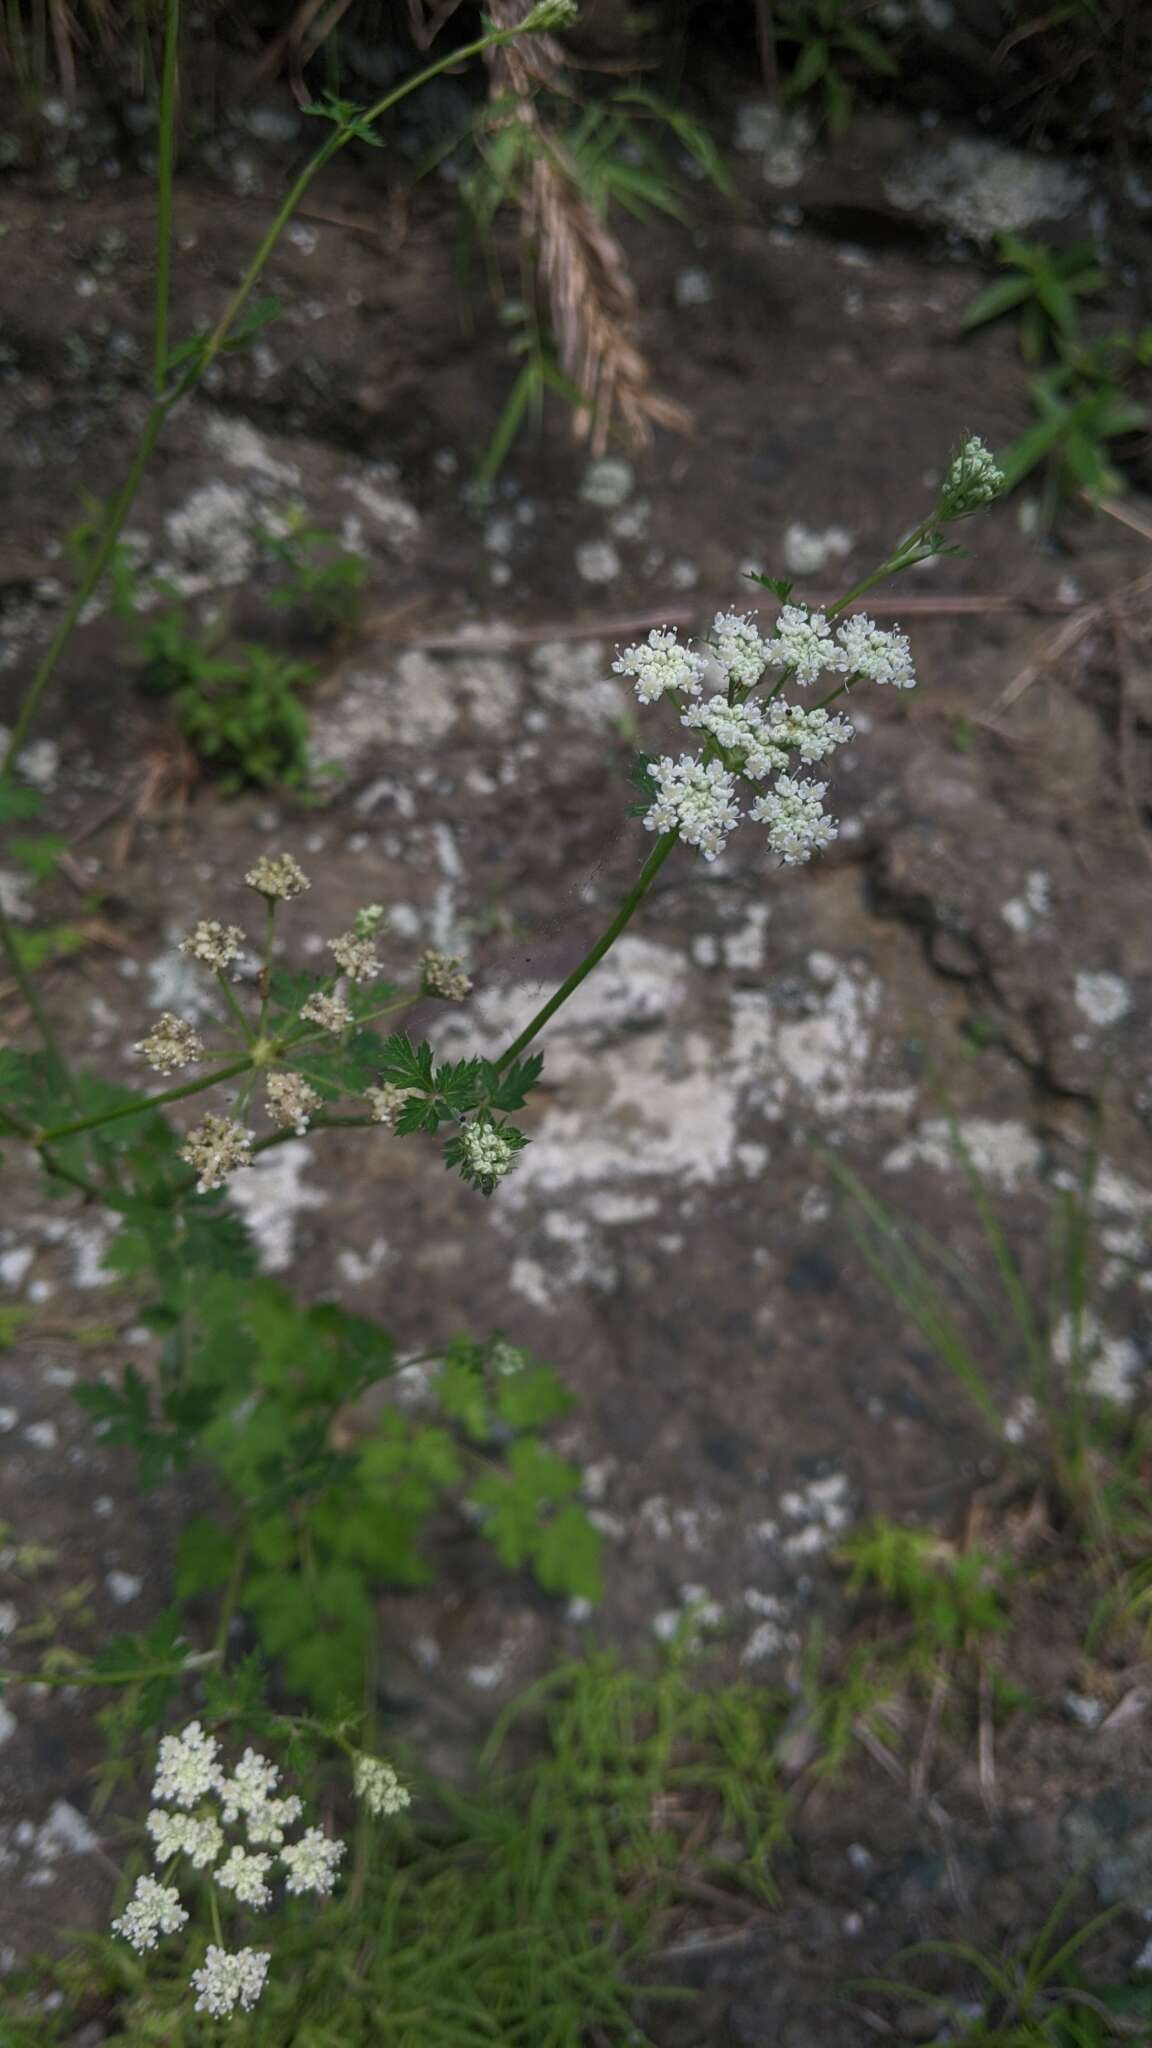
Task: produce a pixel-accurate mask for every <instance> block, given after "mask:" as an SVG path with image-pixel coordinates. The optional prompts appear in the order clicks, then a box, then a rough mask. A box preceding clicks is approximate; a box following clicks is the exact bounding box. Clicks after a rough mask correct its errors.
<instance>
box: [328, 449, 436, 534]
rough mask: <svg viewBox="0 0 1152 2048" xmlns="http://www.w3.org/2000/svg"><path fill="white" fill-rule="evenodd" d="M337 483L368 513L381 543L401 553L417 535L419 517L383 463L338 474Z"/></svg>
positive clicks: (418, 532) (419, 524)
mask: <svg viewBox="0 0 1152 2048" xmlns="http://www.w3.org/2000/svg"><path fill="white" fill-rule="evenodd" d="M340 483H341V486H342V488H343V489H344V490H346V491H348V492H349V493H350V494H351V496H352V497H354V498H355V500H356V503H357V504H358V505H359V506H360V507H361V508H362V510H363V511H365V512H366V513H367V514H368V517H369V519H371V520H372V521H373V522H374V524H375V526H376V529H377V533H378V535H379V537H380V539H381V540H383V541H384V542H385V544H386V545H387V546H388V547H390V548H393V549H395V551H396V552H397V553H398V554H403V553H404V552H406V551H407V550H408V549H409V548H411V546H412V544H413V542H414V541H416V540H418V539H419V536H420V528H421V519H420V514H419V512H418V511H417V510H416V507H415V505H413V504H412V503H411V502H410V500H409V499H407V498H406V497H405V496H404V493H403V492H402V491H401V490H399V489H397V485H396V478H395V476H394V475H393V474H392V473H391V472H390V471H389V470H388V469H386V468H385V467H384V466H383V465H380V466H377V467H375V468H373V469H370V470H368V471H367V472H366V473H365V474H363V475H359V474H357V473H355V472H353V473H352V474H351V475H349V476H344V477H341V479H340Z"/></svg>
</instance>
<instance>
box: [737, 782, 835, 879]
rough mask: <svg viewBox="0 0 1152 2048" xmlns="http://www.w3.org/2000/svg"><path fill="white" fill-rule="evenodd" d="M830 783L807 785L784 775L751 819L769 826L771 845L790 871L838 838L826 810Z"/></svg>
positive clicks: (755, 806)
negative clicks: (824, 803) (825, 799)
mask: <svg viewBox="0 0 1152 2048" xmlns="http://www.w3.org/2000/svg"><path fill="white" fill-rule="evenodd" d="M827 788H828V784H827V783H826V782H806V781H803V780H797V779H796V778H795V777H793V776H791V775H781V776H780V778H779V780H778V781H777V783H776V786H775V788H774V789H772V790H771V791H769V792H768V793H767V794H766V795H764V796H758V797H757V798H756V801H755V803H754V804H753V805H752V808H751V811H750V812H749V816H750V817H752V818H755V820H756V822H757V824H760V825H767V827H768V844H769V846H770V847H771V848H772V851H773V852H774V853H778V854H779V855H780V858H781V860H782V861H783V862H784V864H785V866H786V867H796V866H798V865H799V864H800V862H801V861H805V860H809V859H810V858H811V856H812V855H813V854H814V853H816V852H817V851H818V850H819V849H820V848H821V847H824V846H829V845H830V844H831V842H832V840H833V839H835V837H836V825H835V821H834V819H832V818H829V817H828V816H827V815H826V813H825V811H824V807H823V800H824V795H825V792H826V790H827Z"/></svg>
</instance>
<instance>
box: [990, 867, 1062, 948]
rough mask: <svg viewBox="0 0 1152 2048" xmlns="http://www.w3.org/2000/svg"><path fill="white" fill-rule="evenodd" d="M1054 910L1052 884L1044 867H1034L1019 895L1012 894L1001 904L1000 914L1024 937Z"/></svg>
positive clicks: (1007, 923)
mask: <svg viewBox="0 0 1152 2048" xmlns="http://www.w3.org/2000/svg"><path fill="white" fill-rule="evenodd" d="M1051 910H1052V885H1051V882H1050V881H1049V879H1048V876H1047V875H1046V874H1045V873H1044V871H1043V869H1042V868H1034V869H1033V870H1032V873H1031V874H1030V875H1028V876H1027V877H1026V878H1025V882H1024V887H1023V889H1022V890H1021V891H1020V894H1019V895H1018V896H1010V897H1009V898H1008V901H1007V902H1006V903H1002V904H1001V906H1000V915H1001V917H1002V918H1003V919H1004V922H1005V924H1006V925H1009V926H1010V927H1011V929H1012V930H1013V931H1014V932H1017V933H1019V935H1020V937H1021V938H1023V937H1024V936H1025V935H1026V934H1027V933H1028V932H1032V931H1035V929H1036V927H1037V925H1038V924H1042V923H1043V922H1044V920H1045V919H1046V918H1047V917H1048V916H1050V914H1051Z"/></svg>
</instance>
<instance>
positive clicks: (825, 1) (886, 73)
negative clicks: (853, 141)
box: [773, 0, 898, 135]
mask: <svg viewBox="0 0 1152 2048" xmlns="http://www.w3.org/2000/svg"><path fill="white" fill-rule="evenodd" d="M866 12H867V9H866V8H864V7H853V6H852V5H851V4H850V0H785V4H784V5H783V6H781V7H778V8H777V9H776V10H775V14H774V17H773V34H774V36H775V38H776V41H777V42H778V43H783V44H784V45H785V46H788V47H791V48H792V49H793V50H794V56H793V59H792V62H791V65H790V68H789V70H788V72H787V75H786V77H785V79H784V88H783V90H784V97H785V99H788V100H811V101H815V102H816V104H817V105H818V107H819V110H820V114H821V117H822V119H823V120H824V123H825V125H826V126H827V128H828V129H829V130H830V132H831V133H832V134H833V135H842V134H843V133H844V131H845V129H846V128H847V127H848V125H849V123H850V121H851V119H852V108H853V102H854V97H855V92H854V85H853V78H854V76H858V75H859V74H860V72H861V71H863V72H864V73H870V74H871V75H872V76H874V77H883V78H892V77H894V76H895V74H896V72H897V69H898V66H897V64H896V60H895V58H894V57H893V56H892V53H891V51H890V50H888V49H887V48H886V47H885V45H884V43H883V42H882V41H881V39H880V37H879V36H877V35H875V34H873V32H872V30H871V29H868V28H865V27H863V26H862V23H861V20H860V16H861V15H863V14H864V13H866Z"/></svg>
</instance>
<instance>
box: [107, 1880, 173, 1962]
mask: <svg viewBox="0 0 1152 2048" xmlns="http://www.w3.org/2000/svg"><path fill="white" fill-rule="evenodd" d="M187 1920H188V1915H187V1913H186V1912H185V1911H184V1908H183V1906H182V1905H181V1904H180V1894H179V1892H178V1891H176V1890H175V1888H174V1887H173V1886H172V1885H170V1884H157V1882H156V1879H155V1878H154V1877H138V1878H137V1880H136V1889H135V1891H134V1892H133V1894H132V1897H131V1898H130V1899H129V1901H128V1904H127V1905H126V1906H125V1908H124V1911H123V1912H122V1913H121V1915H120V1918H119V1919H118V1920H114V1921H113V1922H112V1932H113V1934H119V1935H122V1936H123V1938H124V1940H125V1941H128V1942H131V1944H132V1947H133V1948H134V1949H139V1951H140V1953H141V1955H143V1954H144V1953H145V1952H146V1950H148V1949H151V1948H155V1946H156V1943H157V1942H158V1941H159V1939H160V1936H161V1935H162V1934H178V1933H179V1931H180V1929H181V1928H182V1927H183V1926H185V1925H186V1923H187Z"/></svg>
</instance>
